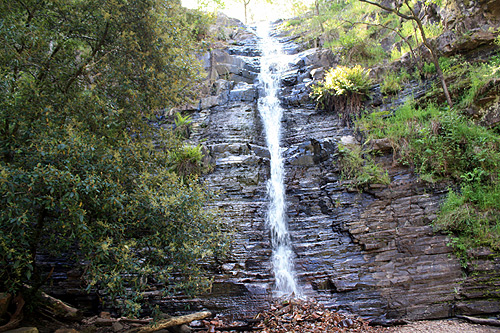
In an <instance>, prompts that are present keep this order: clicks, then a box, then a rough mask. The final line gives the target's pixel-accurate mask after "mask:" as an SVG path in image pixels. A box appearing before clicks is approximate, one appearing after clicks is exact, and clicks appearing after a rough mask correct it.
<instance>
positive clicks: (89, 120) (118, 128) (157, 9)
mask: <svg viewBox="0 0 500 333" xmlns="http://www.w3.org/2000/svg"><path fill="white" fill-rule="evenodd" d="M30 6H33V7H32V8H30V12H29V13H27V9H26V8H25V7H24V4H22V3H21V2H2V4H0V13H1V14H2V24H1V25H0V40H1V42H2V45H3V52H2V53H0V68H1V73H2V77H3V78H4V80H2V83H1V84H0V133H1V135H0V206H1V207H2V209H1V210H0V291H8V292H11V293H14V294H16V293H26V292H28V291H33V292H34V291H36V290H37V289H39V288H40V287H42V285H43V284H44V283H47V282H50V280H49V281H47V278H48V275H47V273H46V272H44V271H42V270H41V268H40V267H38V265H37V262H36V256H37V254H40V253H48V254H50V255H53V256H56V257H60V256H64V257H67V258H69V259H70V260H73V262H75V263H81V265H84V268H85V269H84V272H85V273H84V275H83V278H84V282H86V284H87V287H88V288H89V289H93V290H98V291H99V292H100V293H103V294H104V295H103V296H107V297H104V298H103V299H109V300H113V301H115V302H116V303H117V304H115V305H117V306H119V307H121V308H122V309H123V311H124V312H127V313H137V312H138V310H139V308H140V305H139V304H137V301H139V300H140V298H141V295H142V292H143V291H144V290H147V289H148V288H157V289H158V290H162V291H164V292H165V293H168V292H174V291H177V290H184V291H185V292H187V293H192V292H195V291H200V290H203V289H204V288H206V287H207V285H208V284H209V282H210V279H209V278H208V277H207V276H206V275H203V274H202V269H201V266H200V261H201V260H202V259H203V260H204V259H206V258H209V257H211V256H219V257H220V256H221V255H222V253H223V252H224V251H225V249H227V242H226V238H225V237H224V236H223V233H222V231H221V228H222V225H221V224H220V223H219V221H217V219H215V217H214V216H213V215H212V214H211V213H210V212H209V211H208V210H207V209H206V206H207V204H208V200H210V198H211V194H209V193H207V191H206V189H205V188H204V186H202V184H200V183H199V182H197V181H196V179H195V177H193V178H190V177H184V175H185V173H183V172H189V173H192V172H196V171H195V170H192V169H189V170H188V171H186V169H187V168H186V167H184V168H180V169H178V170H174V171H172V170H168V169H169V167H170V166H169V165H168V161H169V160H170V158H171V157H172V155H173V154H175V153H184V152H185V151H187V152H189V154H188V155H189V156H191V158H194V159H195V160H196V161H198V160H199V154H200V152H199V150H196V149H194V148H193V149H191V148H184V143H183V142H182V139H181V138H180V136H179V135H175V134H172V133H169V132H167V131H163V130H159V129H154V128H151V127H150V126H149V125H147V123H146V122H145V121H143V119H147V118H148V117H149V116H152V115H153V114H154V112H155V111H156V110H161V109H167V108H171V107H174V106H176V105H177V104H178V103H185V102H186V100H187V99H188V98H189V95H188V94H186V92H192V91H194V89H192V88H193V87H194V86H195V85H196V84H197V82H199V80H200V78H199V77H198V73H199V70H200V66H199V64H198V65H197V62H196V60H195V59H194V58H193V56H191V55H190V54H192V53H193V52H192V50H193V49H196V48H197V44H196V43H195V41H196V38H197V37H198V36H193V34H194V33H196V31H193V29H192V27H191V26H189V25H184V23H183V21H184V16H183V15H184V10H183V9H182V7H181V6H180V3H178V2H176V1H173V2H168V3H166V2H163V1H159V0H146V1H136V2H127V1H122V0H116V1H59V2H46V1H39V2H36V3H32V4H30ZM28 14H29V15H28ZM131 18H132V19H131ZM138 36H140V38H138ZM193 155H194V157H193Z"/></svg>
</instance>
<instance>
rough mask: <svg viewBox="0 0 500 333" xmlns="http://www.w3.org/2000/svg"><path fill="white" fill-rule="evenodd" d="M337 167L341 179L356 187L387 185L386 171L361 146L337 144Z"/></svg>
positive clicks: (388, 181) (387, 176) (388, 180)
mask: <svg viewBox="0 0 500 333" xmlns="http://www.w3.org/2000/svg"><path fill="white" fill-rule="evenodd" d="M338 148H339V165H340V168H341V170H342V177H343V178H345V179H349V180H351V181H352V182H353V185H354V186H356V187H362V186H364V185H367V184H385V185H387V184H389V183H390V179H389V175H388V173H387V171H386V170H384V169H383V168H382V167H380V166H379V165H378V164H377V163H376V162H375V161H374V159H373V157H372V155H371V153H370V152H369V151H364V150H363V148H362V146H358V145H355V146H343V145H341V144H339V146H338Z"/></svg>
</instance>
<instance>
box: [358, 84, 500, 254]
mask: <svg viewBox="0 0 500 333" xmlns="http://www.w3.org/2000/svg"><path fill="white" fill-rule="evenodd" d="M470 89H473V87H471V88H470ZM357 126H358V128H359V129H360V130H363V131H364V132H365V134H366V135H367V137H368V140H370V139H380V138H388V139H389V140H390V141H391V142H392V145H393V147H394V156H395V157H396V160H397V162H399V163H402V164H406V165H409V166H411V167H412V168H413V169H414V170H415V172H416V173H417V174H418V175H419V176H420V177H421V178H422V179H424V180H427V181H431V182H434V181H439V180H442V179H451V180H453V181H454V182H455V184H457V185H456V189H450V191H449V194H448V196H447V198H446V200H445V202H444V203H443V206H442V209H441V212H440V214H439V216H438V218H437V219H436V220H435V221H434V223H435V228H436V230H442V231H445V232H447V233H449V234H450V237H451V245H453V246H454V248H455V250H456V253H457V254H458V255H459V256H461V257H462V258H465V257H466V254H467V250H468V249H470V248H473V247H478V246H487V247H489V248H491V249H493V250H495V251H500V180H499V176H500V172H499V167H500V136H499V135H498V133H496V132H495V131H494V130H489V129H486V128H484V127H482V126H479V125H476V124H475V123H473V122H472V121H471V120H470V119H468V118H467V117H465V116H463V115H461V114H459V113H458V111H457V110H450V109H448V108H445V107H438V106H436V105H432V104H431V105H427V106H423V107H417V106H416V104H415V103H414V102H409V103H407V104H405V105H403V106H402V107H401V108H399V109H398V110H396V111H395V112H394V113H392V114H391V113H388V112H379V113H372V114H368V115H365V116H363V117H362V118H361V119H360V120H359V121H358V122H357Z"/></svg>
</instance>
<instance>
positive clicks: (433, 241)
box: [40, 26, 500, 324]
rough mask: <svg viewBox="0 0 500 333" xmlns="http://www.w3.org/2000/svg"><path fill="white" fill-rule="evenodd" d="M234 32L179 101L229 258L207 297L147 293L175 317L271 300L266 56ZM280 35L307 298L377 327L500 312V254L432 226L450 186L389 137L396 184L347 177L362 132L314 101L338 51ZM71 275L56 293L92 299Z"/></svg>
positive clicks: (289, 191) (291, 192)
mask: <svg viewBox="0 0 500 333" xmlns="http://www.w3.org/2000/svg"><path fill="white" fill-rule="evenodd" d="M227 33H234V35H235V36H237V37H238V38H236V37H235V38H236V39H235V40H234V41H233V42H231V43H229V44H227V45H226V46H225V47H224V48H223V49H222V50H216V51H213V52H212V53H208V54H207V55H206V57H207V61H206V64H207V67H206V69H207V73H209V75H208V80H210V81H209V82H210V85H209V89H207V92H206V95H205V96H204V97H203V98H201V99H200V101H199V103H197V104H196V105H192V106H187V107H185V108H184V109H185V110H189V112H190V114H191V118H192V119H193V129H192V135H191V140H192V141H193V142H194V143H202V145H203V147H204V151H205V152H206V157H205V159H206V161H205V162H206V163H210V164H211V165H212V166H213V172H211V173H210V174H208V175H207V176H206V177H205V180H206V181H207V183H208V184H209V186H210V187H211V189H213V190H215V191H218V192H219V199H218V200H217V201H215V202H214V203H213V207H212V208H214V209H216V211H217V214H218V215H219V216H220V217H221V218H222V219H223V220H225V221H226V222H227V225H228V232H230V234H231V238H232V240H233V246H232V255H231V256H230V257H229V258H226V259H221V260H220V261H219V262H216V263H215V264H214V265H213V270H212V276H213V278H214V285H213V288H212V290H211V291H210V292H209V293H208V294H206V295H203V296H201V297H200V298H196V299H191V298H188V297H184V296H177V297H174V298H169V299H165V298H164V297H163V296H162V295H160V294H157V293H155V292H154V291H152V292H150V293H149V294H148V295H145V296H146V297H147V298H148V299H149V300H150V301H152V302H155V303H158V304H160V305H161V306H162V310H163V311H165V312H168V313H170V314H172V315H174V314H177V313H185V312H193V311H197V310H200V309H203V308H208V309H210V310H213V312H215V313H222V314H224V315H226V316H230V317H231V316H232V317H234V318H242V317H253V316H255V315H256V314H257V313H259V312H261V311H262V310H267V309H269V307H270V305H271V304H272V288H273V277H272V275H271V271H272V269H271V262H270V260H271V259H270V258H271V243H270V237H269V236H270V235H269V230H268V227H267V226H266V222H265V221H266V211H267V204H268V201H267V195H266V186H267V180H268V178H269V152H268V150H267V148H266V143H265V138H264V134H263V130H262V124H261V120H260V115H259V112H258V110H257V98H258V95H259V89H260V88H259V86H258V82H257V80H256V78H257V77H258V72H259V55H260V52H259V51H258V49H257V42H258V40H257V38H256V36H255V35H254V34H253V33H252V31H251V30H245V31H243V28H242V27H241V26H238V27H237V28H234V29H233V28H231V29H229V28H228V32H227ZM281 40H282V41H283V42H285V49H286V50H288V53H290V54H291V58H290V59H291V60H290V69H289V70H288V71H286V73H285V74H284V75H283V77H282V83H283V87H282V91H281V98H282V101H283V105H284V106H285V107H286V109H285V112H284V116H283V119H282V129H283V133H282V143H281V146H282V147H283V158H284V164H285V171H286V179H285V185H286V195H287V200H288V206H287V216H288V223H289V230H290V233H291V238H292V243H293V250H294V253H295V257H296V258H295V259H296V261H295V267H296V270H297V274H298V279H299V282H300V283H301V285H302V286H303V289H304V294H305V295H306V296H308V297H314V298H315V299H317V300H318V301H320V302H321V303H322V304H324V306H325V307H326V308H328V309H331V310H339V311H347V312H351V313H355V314H358V315H360V316H362V317H364V318H366V319H370V320H372V321H374V322H375V323H380V324H390V323H393V322H398V321H400V320H421V319H435V318H446V317H450V316H454V315H456V314H470V315H479V314H481V315H497V314H498V313H499V311H500V292H499V291H500V273H499V272H500V257H499V256H498V255H496V254H494V253H491V252H488V251H487V250H475V251H473V252H471V253H470V255H471V258H472V261H471V262H470V265H468V266H467V267H465V268H463V267H462V265H461V263H460V261H459V259H458V258H456V257H455V255H454V254H453V253H452V249H451V248H450V247H448V246H447V244H448V243H449V242H450V239H449V238H448V237H447V236H445V235H442V234H437V233H435V232H434V231H433V229H432V226H431V224H432V221H433V220H434V218H435V217H436V214H437V211H438V209H439V205H440V203H441V201H442V200H443V198H444V195H445V194H446V189H447V184H442V185H429V184H425V183H422V182H421V181H419V180H418V178H417V177H415V175H414V174H413V173H412V172H411V170H410V169H409V168H404V167H401V166H398V165H396V164H395V163H394V161H393V157H392V156H391V155H390V149H386V147H385V146H384V142H382V141H381V142H376V143H373V144H374V145H375V144H376V145H378V147H379V148H380V151H381V153H382V154H383V155H382V156H381V157H380V158H379V160H378V162H380V163H383V164H384V165H385V167H386V168H387V169H388V172H389V176H390V179H391V183H390V184H389V185H383V186H382V185H377V184H374V185H371V186H368V187H365V188H363V189H355V188H353V187H352V186H351V184H350V183H349V182H348V181H345V180H344V181H343V180H341V177H340V171H339V168H338V163H337V159H336V153H337V152H338V148H337V145H338V143H339V142H343V143H344V144H345V143H346V142H347V143H349V144H357V139H356V133H353V132H352V131H351V129H349V128H345V127H343V126H341V124H340V123H339V120H338V119H337V117H336V115H334V114H331V113H327V112H324V111H321V110H318V109H316V108H315V107H314V105H312V104H311V102H310V100H309V98H308V94H309V86H310V84H311V83H312V82H313V80H317V79H319V78H321V75H322V73H323V72H324V70H325V69H326V68H328V67H329V66H331V65H334V64H335V63H336V60H335V57H334V55H332V54H331V53H329V52H328V51H324V50H320V49H314V50H307V51H303V52H299V50H300V47H298V46H297V45H295V44H294V43H293V40H292V39H291V38H289V37H286V36H284V35H281ZM409 89H414V90H415V89H418V87H410V88H409ZM408 94H410V93H408ZM379 106H380V105H379ZM382 107H383V105H382ZM384 147H385V148H384ZM40 260H45V261H47V262H48V260H49V258H41V259H40ZM61 265H62V264H61ZM61 265H56V267H59V266H61ZM74 275H75V277H73V276H72V275H71V274H70V272H67V269H66V270H65V271H64V270H61V272H59V270H58V269H56V271H54V277H55V278H54V279H53V280H54V281H55V282H54V284H53V286H52V287H51V288H52V289H51V290H50V291H51V294H53V295H54V296H56V297H60V298H62V299H65V298H64V295H63V294H66V296H68V294H69V296H68V297H71V298H73V299H74V298H75V297H80V298H84V297H89V296H85V295H84V294H83V293H82V292H81V285H80V282H81V281H80V280H79V278H78V277H79V276H80V275H81V272H75V274H74ZM58 290H59V291H58ZM61 290H62V291H63V292H62V293H61ZM73 290H74V292H73ZM87 301H88V302H89V303H92V304H95V303H96V302H95V300H94V299H92V300H90V299H89V300H87Z"/></svg>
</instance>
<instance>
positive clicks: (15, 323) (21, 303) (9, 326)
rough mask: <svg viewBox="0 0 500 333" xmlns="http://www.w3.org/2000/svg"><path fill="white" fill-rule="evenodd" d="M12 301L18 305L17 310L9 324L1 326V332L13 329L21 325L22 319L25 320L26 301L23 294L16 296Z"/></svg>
mask: <svg viewBox="0 0 500 333" xmlns="http://www.w3.org/2000/svg"><path fill="white" fill-rule="evenodd" d="M12 302H13V303H14V304H15V305H16V311H15V312H14V314H13V315H12V316H11V317H10V320H9V322H8V323H7V324H5V325H3V326H0V332H5V331H9V330H13V329H14V328H16V327H17V326H19V323H21V321H22V320H23V307H24V303H25V302H24V298H23V295H22V294H19V295H17V296H16V297H14V299H13V300H12Z"/></svg>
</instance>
